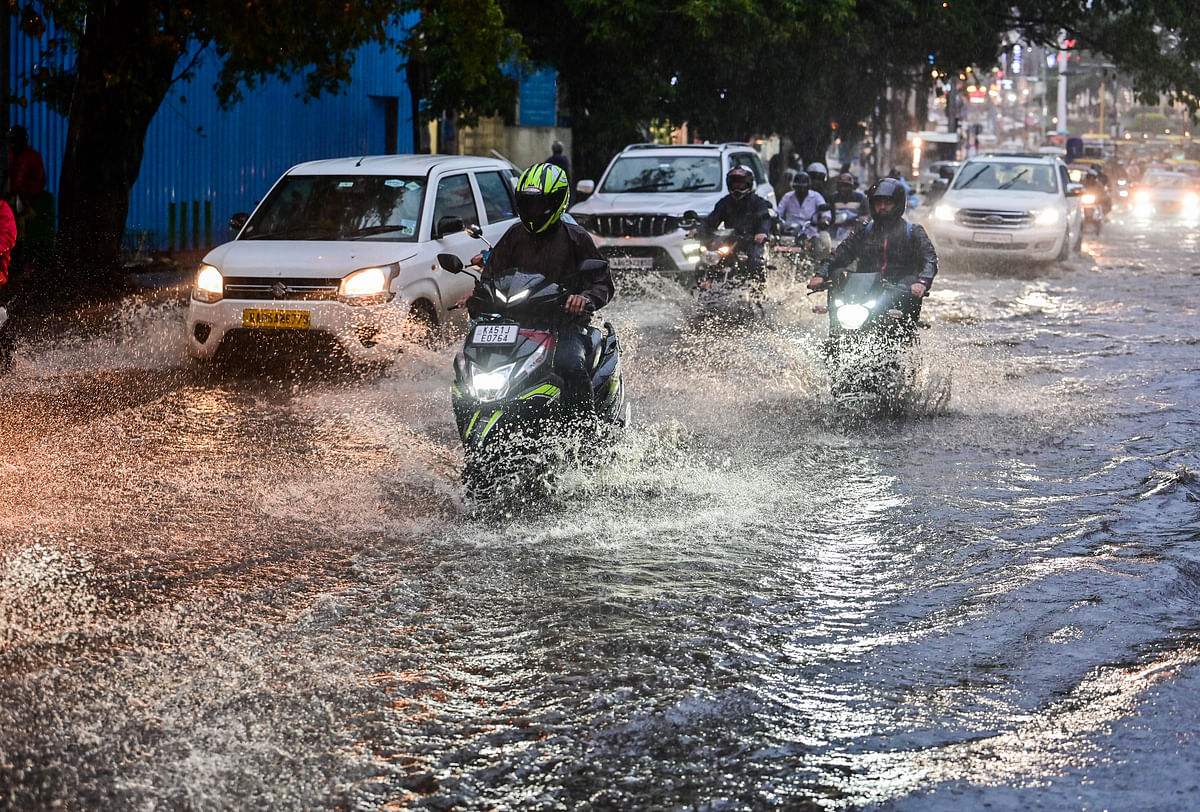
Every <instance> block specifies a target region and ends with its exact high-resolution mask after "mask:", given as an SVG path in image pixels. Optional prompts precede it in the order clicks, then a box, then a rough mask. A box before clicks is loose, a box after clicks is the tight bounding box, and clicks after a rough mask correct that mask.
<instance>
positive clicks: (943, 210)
mask: <svg viewBox="0 0 1200 812" xmlns="http://www.w3.org/2000/svg"><path fill="white" fill-rule="evenodd" d="M954 213H955V210H954V207H953V206H947V205H945V204H943V205H941V206H937V207H936V208H934V210H933V219H935V220H945V221H946V222H953V221H954Z"/></svg>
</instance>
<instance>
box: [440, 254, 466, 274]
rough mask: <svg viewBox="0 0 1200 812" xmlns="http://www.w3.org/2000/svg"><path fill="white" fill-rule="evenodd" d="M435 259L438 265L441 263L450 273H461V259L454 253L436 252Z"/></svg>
mask: <svg viewBox="0 0 1200 812" xmlns="http://www.w3.org/2000/svg"><path fill="white" fill-rule="evenodd" d="M437 259H438V265H441V266H442V267H443V268H444V269H446V270H447V271H449V272H450V273H462V270H463V261H462V260H461V259H459V258H458V257H457V256H456V255H455V254H438V255H437Z"/></svg>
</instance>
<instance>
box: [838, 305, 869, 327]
mask: <svg viewBox="0 0 1200 812" xmlns="http://www.w3.org/2000/svg"><path fill="white" fill-rule="evenodd" d="M870 315H871V311H870V310H869V309H867V308H866V307H864V306H863V305H860V304H848V305H842V306H841V307H839V308H838V309H837V320H838V324H840V325H841V326H842V327H844V328H845V329H847V330H857V329H858V328H859V327H862V326H863V325H864V324H866V323H867V317H869V316H870Z"/></svg>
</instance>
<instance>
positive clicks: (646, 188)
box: [621, 180, 674, 192]
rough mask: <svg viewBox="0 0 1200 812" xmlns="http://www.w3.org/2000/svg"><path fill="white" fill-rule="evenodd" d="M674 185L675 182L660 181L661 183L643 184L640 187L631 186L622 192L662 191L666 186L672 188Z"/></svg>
mask: <svg viewBox="0 0 1200 812" xmlns="http://www.w3.org/2000/svg"><path fill="white" fill-rule="evenodd" d="M672 183H674V181H670V180H659V181H655V182H654V183H643V184H641V185H640V186H630V187H628V188H626V189H622V190H621V191H622V192H652V191H654V190H655V189H661V188H662V187H664V186H670V185H671V184H672Z"/></svg>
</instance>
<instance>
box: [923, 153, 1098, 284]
mask: <svg viewBox="0 0 1200 812" xmlns="http://www.w3.org/2000/svg"><path fill="white" fill-rule="evenodd" d="M1082 188H1083V187H1081V186H1079V185H1078V184H1073V183H1071V182H1070V177H1069V176H1068V174H1067V167H1066V164H1064V163H1063V162H1062V161H1061V160H1060V159H1059V158H1057V157H1055V156H1052V155H1039V154H1025V153H1020V154H992V155H979V156H976V157H974V158H970V159H969V160H967V161H965V162H964V163H963V165H962V166H960V167H959V168H958V171H957V172H956V173H955V175H954V180H953V181H952V182H951V183H950V188H949V189H947V190H946V193H945V194H944V195H943V196H942V197H941V199H939V200H938V202H937V206H936V207H935V208H934V210H933V214H932V216H931V217H930V219H929V233H930V235H931V236H932V237H933V241H934V243H935V245H936V246H937V250H938V254H939V255H941V256H950V257H953V256H959V257H964V258H966V257H977V258H990V259H999V260H1028V261H1033V262H1049V261H1054V260H1059V261H1061V260H1065V259H1066V258H1067V256H1068V255H1069V253H1070V251H1071V249H1072V248H1074V250H1076V251H1078V250H1079V245H1080V242H1081V240H1082V235H1083V209H1082V207H1081V205H1080V201H1079V193H1080V191H1081V190H1082Z"/></svg>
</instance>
